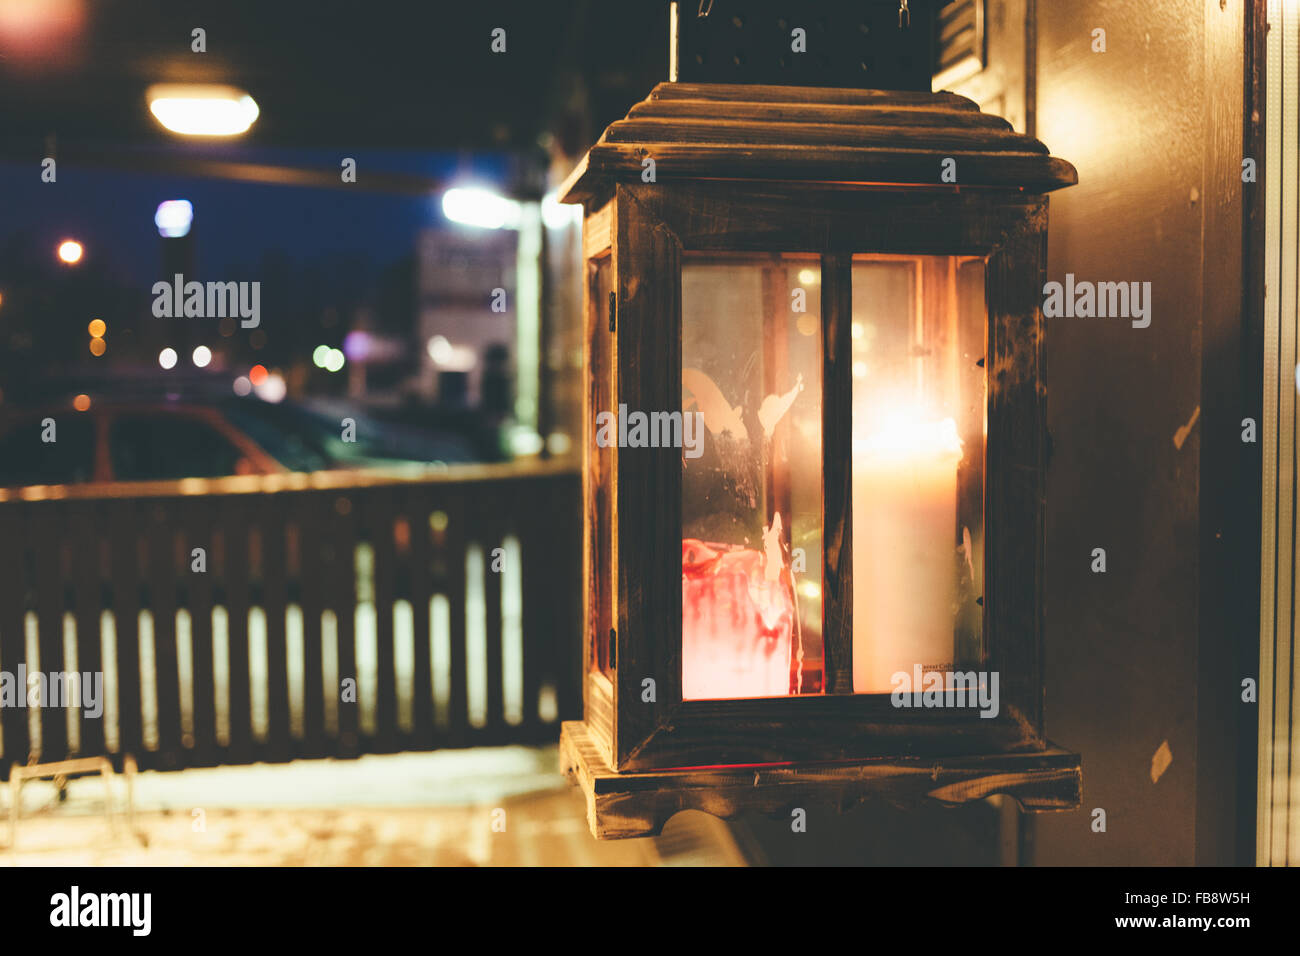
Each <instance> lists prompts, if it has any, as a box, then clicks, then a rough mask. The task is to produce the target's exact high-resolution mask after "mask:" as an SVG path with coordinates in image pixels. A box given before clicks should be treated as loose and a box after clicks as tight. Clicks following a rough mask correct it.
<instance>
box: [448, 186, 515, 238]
mask: <svg viewBox="0 0 1300 956" xmlns="http://www.w3.org/2000/svg"><path fill="white" fill-rule="evenodd" d="M442 214H443V215H444V216H446V217H447V218H448V219H450V220H451V221H452V222H458V223H460V224H461V225H462V226H476V227H477V228H479V229H518V228H519V220H520V215H519V203H518V202H517V201H515V200H513V199H507V198H506V197H505V196H502V195H501V194H500V193H494V192H492V190H490V189H483V188H482V187H479V186H466V187H457V188H455V189H448V190H447V191H446V192H445V193H443V194H442Z"/></svg>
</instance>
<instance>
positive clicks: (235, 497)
mask: <svg viewBox="0 0 1300 956" xmlns="http://www.w3.org/2000/svg"><path fill="white" fill-rule="evenodd" d="M581 539H582V526H581V510H580V480H579V477H578V475H577V473H576V472H574V471H573V470H572V469H571V468H567V467H565V466H563V465H553V464H551V465H538V466H527V467H522V466H466V467H458V468H453V469H447V470H446V471H445V472H436V473H430V474H423V475H421V476H420V477H418V478H411V477H398V476H393V475H376V474H369V473H367V474H354V473H333V472H321V473H315V474H312V475H286V476H275V477H232V478H221V479H212V480H194V479H191V480H185V481H179V482H149V483H131V484H114V485H84V486H58V487H34V488H26V489H21V490H20V491H19V492H8V493H5V492H0V674H2V675H3V679H4V683H3V685H0V704H2V705H3V706H0V767H3V768H4V769H3V770H0V773H3V774H5V775H7V773H8V769H7V768H8V767H9V766H10V765H12V764H14V763H28V762H35V761H39V762H42V763H44V762H50V761H54V760H60V759H63V758H65V757H69V756H95V755H101V754H104V755H108V756H110V757H117V758H120V757H121V756H122V755H124V754H127V753H130V754H132V755H134V756H135V757H136V759H137V761H138V762H139V763H140V765H141V766H142V767H153V768H157V769H171V768H180V767H185V766H210V765H215V764H222V763H247V762H251V761H258V760H287V759H292V758H295V757H323V756H352V755H357V754H360V753H383V752H393V751H400V750H429V749H435V748H440V747H455V746H469V745H478V744H503V743H525V742H534V741H542V740H548V739H554V738H555V737H557V736H558V731H559V724H558V721H559V720H560V719H563V718H566V717H576V716H577V715H578V713H579V712H580V700H579V688H578V684H577V676H578V675H577V661H578V659H579V656H580V655H579V650H578V648H579V646H580V641H581V621H580V614H581V598H580V587H581V585H580V579H581ZM73 673H75V674H77V675H85V676H79V677H77V678H69V679H59V678H60V677H61V676H64V675H69V674H73ZM97 681H99V682H101V683H99V684H98V687H99V692H98V693H97V692H96V682H97ZM96 698H98V700H99V704H98V705H97V704H96ZM100 706H102V713H101V714H99V715H95V714H94V711H95V710H96V709H98V708H99V707H100Z"/></svg>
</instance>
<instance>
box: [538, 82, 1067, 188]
mask: <svg viewBox="0 0 1300 956" xmlns="http://www.w3.org/2000/svg"><path fill="white" fill-rule="evenodd" d="M647 158H650V159H653V160H654V171H655V172H654V180H653V181H655V182H669V181H674V180H676V181H683V180H718V179H724V180H768V181H774V180H775V181H787V182H788V181H796V182H810V183H811V182H821V183H843V184H862V185H886V186H928V187H943V188H949V189H952V188H966V187H994V188H1001V189H1016V190H1022V191H1025V192H1032V193H1045V192H1050V191H1051V190H1053V189H1059V188H1061V187H1062V186H1070V185H1073V184H1074V183H1076V182H1078V179H1079V177H1078V173H1077V172H1076V171H1075V168H1074V167H1073V166H1072V165H1070V164H1069V163H1068V162H1066V161H1065V160H1063V159H1059V158H1057V157H1054V156H1051V155H1049V153H1048V151H1047V147H1046V146H1044V145H1043V144H1042V143H1040V142H1039V141H1038V140H1036V139H1034V138H1033V137H1032V136H1026V135H1025V134H1023V133H1017V132H1016V131H1015V130H1014V129H1013V128H1012V126H1011V124H1010V123H1008V122H1007V121H1006V120H1004V119H1002V118H1001V117H999V116H993V115H991V114H988V113H983V112H981V111H980V108H979V106H978V105H976V103H975V102H974V101H973V100H970V99H967V98H966V97H964V96H959V95H957V94H956V93H919V92H905V91H897V90H862V89H828V88H820V87H799V86H758V85H742V84H718V83H660V84H659V85H658V86H656V87H655V88H654V89H653V90H652V91H651V93H650V95H649V96H648V97H646V99H645V100H643V101H642V102H640V103H638V104H636V105H635V106H633V107H632V109H631V111H630V112H629V113H628V114H627V118H626V119H623V120H619V121H618V122H616V123H613V124H611V125H610V126H609V128H608V129H606V130H605V133H604V135H602V136H601V137H600V140H599V142H597V143H596V145H595V146H593V147H592V148H591V149H590V150H589V151H588V152H587V155H586V156H585V157H584V158H583V159H582V161H581V162H580V163H579V164H578V166H577V168H576V169H574V171H573V172H572V173H571V174H570V175H569V178H568V179H567V180H566V181H565V183H564V185H563V186H561V188H560V201H561V202H568V203H578V202H588V201H593V200H595V201H598V202H599V201H603V199H604V198H605V197H607V196H608V195H609V194H611V193H612V191H613V187H614V184H615V183H618V182H629V183H631V182H642V181H643V179H642V176H643V172H644V171H645V170H646V169H647V168H648V167H647V166H646V165H645V163H644V161H645V160H646V159H647ZM948 159H951V160H953V161H954V162H955V167H954V166H953V165H952V164H948V163H945V162H944V161H945V160H948ZM945 169H947V170H951V173H950V176H952V177H955V179H948V180H945V178H944V177H943V173H944V172H945Z"/></svg>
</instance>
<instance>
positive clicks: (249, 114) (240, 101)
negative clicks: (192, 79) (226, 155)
mask: <svg viewBox="0 0 1300 956" xmlns="http://www.w3.org/2000/svg"><path fill="white" fill-rule="evenodd" d="M146 95H147V96H148V99H149V112H151V113H153V115H154V117H155V118H156V119H157V120H158V122H160V123H162V125H163V126H165V127H166V128H167V129H169V130H171V131H172V132H173V133H180V134H181V135H182V136H238V135H239V134H240V133H244V132H247V130H248V128H249V127H250V126H252V125H253V122H254V121H255V120H256V119H257V116H258V112H259V111H258V108H257V103H256V102H255V101H254V100H253V98H252V97H251V96H249V95H248V93H247V92H245V91H244V90H241V89H238V88H236V87H233V86H222V85H219V84H213V83H161V84H156V85H154V86H151V87H149V90H148V93H147V94H146Z"/></svg>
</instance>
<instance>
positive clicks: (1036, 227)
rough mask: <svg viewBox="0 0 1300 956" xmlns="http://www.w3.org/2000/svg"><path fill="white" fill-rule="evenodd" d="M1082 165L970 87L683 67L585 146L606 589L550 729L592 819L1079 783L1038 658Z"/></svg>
mask: <svg viewBox="0 0 1300 956" xmlns="http://www.w3.org/2000/svg"><path fill="white" fill-rule="evenodd" d="M1076 180H1077V177H1076V174H1075V171H1074V168H1073V167H1072V166H1070V164H1069V163H1066V162H1064V161H1063V160H1060V159H1056V158H1053V157H1051V156H1049V155H1048V153H1047V150H1046V148H1045V147H1044V146H1043V145H1042V144H1041V143H1039V142H1037V141H1036V140H1034V139H1032V138H1030V137H1028V136H1025V135H1022V134H1019V133H1016V132H1015V131H1014V130H1012V129H1011V127H1010V126H1009V124H1008V123H1006V122H1005V121H1004V120H1002V119H1000V118H997V117H994V116H989V115H985V114H983V113H981V112H980V111H979V109H978V108H977V107H976V105H975V104H974V103H972V102H971V101H970V100H967V99H965V98H963V97H961V96H957V95H954V94H951V93H917V92H886V91H877V90H858V89H817V88H801V87H780V86H739V85H738V86H728V85H715V84H692V83H663V84H660V85H659V86H658V87H656V88H655V90H654V91H653V92H652V93H651V94H650V96H649V97H648V98H647V99H646V100H645V101H644V102H642V103H639V104H637V105H636V106H635V107H634V108H633V109H632V111H631V112H630V113H629V114H628V117H627V119H625V120H623V121H620V122H617V123H614V124H613V125H612V126H610V127H609V129H607V130H606V131H605V134H604V135H603V136H602V137H601V140H600V142H599V143H597V144H596V145H595V146H594V147H593V148H592V149H591V151H590V152H589V153H588V154H587V156H586V158H585V159H584V160H583V161H582V163H581V164H580V165H579V167H578V169H577V170H575V171H574V173H573V174H572V175H571V176H570V178H569V180H568V182H567V183H566V184H565V186H564V187H563V189H562V199H563V201H565V202H570V203H582V204H583V206H584V209H585V226H584V234H583V247H584V257H585V260H586V270H587V275H586V326H585V353H586V362H585V374H586V376H587V382H588V392H587V400H586V433H585V440H586V448H585V479H584V487H585V520H584V526H585V535H584V537H585V555H586V557H585V584H586V593H587V606H586V617H585V628H586V638H585V642H584V648H585V649H584V657H583V661H582V668H583V688H584V691H583V701H584V717H583V720H581V721H574V722H568V723H565V724H564V727H563V733H562V739H561V759H562V762H563V765H564V768H565V770H566V772H568V773H569V774H570V775H571V776H573V777H574V779H575V780H576V781H577V782H578V783H579V785H580V786H581V787H582V789H583V790H584V791H585V793H586V796H587V799H588V811H589V821H590V824H591V827H592V831H593V833H595V834H596V835H597V836H599V837H624V836H640V835H646V834H651V833H655V832H658V830H659V829H660V828H661V827H662V826H663V824H664V822H665V821H666V820H667V819H668V817H670V816H671V815H672V814H673V813H675V812H677V811H678V810H682V809H688V808H699V809H704V810H707V811H709V812H712V813H715V814H718V815H722V816H728V815H732V814H735V813H738V812H740V811H743V810H747V809H758V810H762V811H766V812H781V811H783V810H785V809H786V808H789V807H792V806H804V805H806V804H807V803H808V802H809V801H813V802H815V801H817V800H819V799H825V800H829V801H830V802H832V803H833V804H835V805H837V806H839V807H841V808H844V807H848V806H852V805H854V804H856V803H857V802H859V801H861V800H862V799H864V798H865V797H868V796H872V795H878V796H884V797H887V798H888V799H890V800H892V801H894V802H896V803H897V802H903V803H908V802H914V801H938V802H940V803H946V804H956V803H962V802H965V801H970V800H976V799H979V798H982V797H986V796H989V795H992V794H998V793H1001V794H1009V795H1011V796H1013V797H1015V798H1016V799H1017V800H1018V801H1019V802H1020V804H1021V805H1022V806H1023V807H1025V808H1027V809H1030V810H1046V809H1064V808H1071V807H1075V806H1077V805H1078V803H1079V800H1080V792H1081V786H1082V774H1081V768H1080V761H1079V757H1078V755H1076V754H1072V753H1068V752H1066V751H1064V750H1062V749H1060V748H1058V747H1055V746H1054V745H1052V744H1051V743H1049V742H1048V741H1047V739H1046V738H1045V736H1044V733H1043V664H1042V657H1043V570H1044V569H1043V555H1044V547H1043V536H1044V499H1045V470H1046V464H1047V456H1048V454H1049V438H1048V433H1047V425H1046V417H1045V408H1046V398H1047V394H1046V388H1045V384H1046V383H1045V379H1044V333H1045V329H1044V324H1043V316H1042V312H1041V302H1042V298H1041V297H1042V289H1043V283H1044V268H1045V253H1046V235H1047V198H1046V194H1047V193H1048V192H1050V191H1051V190H1054V189H1057V188H1059V187H1062V186H1067V185H1070V184H1072V183H1074V182H1076ZM638 413H639V414H640V418H639V419H638ZM674 413H675V415H676V417H674ZM692 426H694V428H692ZM927 695H928V696H927Z"/></svg>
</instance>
